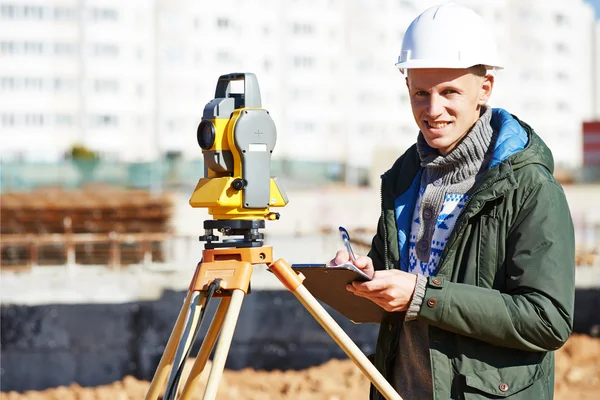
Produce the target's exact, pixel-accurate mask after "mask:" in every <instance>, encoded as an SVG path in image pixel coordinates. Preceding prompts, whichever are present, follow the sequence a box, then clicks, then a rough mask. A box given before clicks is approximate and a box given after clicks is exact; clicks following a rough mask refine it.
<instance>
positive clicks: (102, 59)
mask: <svg viewBox="0 0 600 400" xmlns="http://www.w3.org/2000/svg"><path fill="white" fill-rule="evenodd" d="M438 2H439V1H432V0H419V1H417V0H397V1H390V0H370V1H367V0H351V1H344V0H259V1H252V2H249V1H242V0H222V1H202V2H198V1H192V0H173V1H168V0H133V1H127V2H119V1H115V0H103V1H100V0H85V1H84V0H50V1H39V0H27V1H16V0H13V1H8V0H0V27H1V29H0V90H1V91H0V154H2V156H3V157H6V158H10V157H26V158H36V159H37V158H47V159H55V158H59V157H60V156H61V155H62V154H63V152H64V151H65V149H67V148H69V146H70V145H72V144H73V143H74V142H81V143H83V144H85V145H87V146H89V147H91V148H93V149H95V150H99V151H101V152H102V153H103V154H105V155H106V156H108V157H114V158H119V159H123V160H149V159H153V158H155V157H156V156H157V155H159V154H164V153H165V152H169V151H175V152H182V153H183V154H184V155H185V156H187V157H199V156H200V154H201V153H200V149H199V148H198V146H197V144H196V134H195V132H196V127H197V124H198V122H199V120H200V118H201V115H202V109H203V107H204V105H205V104H206V103H207V102H208V101H209V100H210V99H212V98H213V97H214V89H215V85H216V82H217V78H218V76H219V75H221V74H224V73H229V72H254V73H255V74H256V75H257V77H258V79H259V84H260V87H261V92H262V100H263V106H264V107H265V108H267V109H268V110H269V111H270V112H271V115H272V116H273V118H274V120H275V123H276V125H277V128H278V143H277V146H276V148H275V152H274V157H277V158H288V159H300V160H316V161H332V162H336V163H338V162H344V163H349V164H350V165H353V166H361V167H366V166H369V165H370V164H371V163H372V162H373V160H374V158H376V157H377V151H378V150H379V149H385V150H386V151H387V152H390V151H391V152H395V151H397V152H398V153H400V152H401V151H403V150H404V149H406V148H407V147H408V146H410V145H411V144H412V143H413V142H414V140H415V138H416V133H417V127H416V124H415V123H414V121H413V119H412V114H411V112H410V104H409V99H408V96H407V92H406V88H405V83H404V77H403V76H402V75H401V74H400V73H399V72H398V70H397V69H396V68H395V66H394V63H395V62H396V58H397V56H398V54H399V51H400V46H401V43H402V37H403V35H404V30H405V29H406V28H407V27H408V24H409V23H410V21H411V20H412V19H413V18H414V17H415V16H416V15H418V14H419V13H420V12H421V11H423V10H424V9H425V8H427V7H428V6H431V5H433V4H436V3H438ZM462 2H463V3H464V4H466V5H469V6H472V7H473V8H474V9H476V11H478V12H479V13H480V14H481V15H482V16H483V17H484V18H485V19H486V20H488V21H489V24H490V29H493V30H494V31H495V33H496V35H497V37H498V40H499V47H500V49H501V52H502V55H503V57H504V59H505V60H506V70H504V71H502V72H499V73H498V75H497V86H496V89H495V93H494V95H493V97H492V101H491V104H492V105H493V106H499V107H504V108H506V109H508V110H509V111H511V112H512V113H514V114H516V115H517V116H519V117H520V118H522V119H523V120H525V121H527V122H529V123H530V124H531V125H532V126H533V127H534V128H535V129H536V131H537V132H538V133H539V134H540V135H541V136H542V137H543V138H544V140H546V142H547V143H548V145H549V146H550V147H551V148H552V150H553V151H554V154H555V158H556V162H557V164H558V165H561V166H566V167H578V166H580V165H581V162H582V156H581V123H582V121H583V120H585V119H589V118H590V117H591V116H592V115H593V113H594V112H595V109H594V105H593V104H594V101H593V100H594V89H593V85H590V82H591V81H593V76H594V73H595V71H594V67H593V65H594V64H593V55H592V51H591V49H593V36H594V30H593V26H594V23H595V21H594V14H593V10H592V8H591V7H590V6H589V5H588V4H586V3H584V2H583V0H575V1H568V0H560V1H553V2H544V1H542V0H518V1H517V0H490V1H486V2H485V5H483V3H482V2H480V1H475V0H464V1H462ZM596 69H597V68H596ZM596 72H597V71H596Z"/></svg>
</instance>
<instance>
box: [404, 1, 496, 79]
mask: <svg viewBox="0 0 600 400" xmlns="http://www.w3.org/2000/svg"><path fill="white" fill-rule="evenodd" d="M479 64H481V65H485V66H486V67H487V69H502V68H503V67H502V66H501V65H500V61H499V59H498V50H497V47H496V41H495V39H494V36H493V35H492V32H491V30H490V29H489V27H487V26H486V23H485V21H484V20H483V18H481V17H480V16H479V15H478V14H477V13H475V11H473V10H471V9H470V8H467V7H464V6H461V5H458V4H456V3H445V4H442V5H439V6H435V7H431V8H428V9H427V10H425V11H423V13H422V14H421V15H419V16H418V17H417V18H416V19H415V20H414V21H413V22H412V23H411V24H410V26H409V27H408V29H407V30H406V34H405V35H404V40H403V41H402V51H401V52H400V56H399V57H398V63H397V64H396V66H397V67H398V68H399V69H400V71H401V72H402V73H404V70H405V69H412V68H469V67H472V66H474V65H479Z"/></svg>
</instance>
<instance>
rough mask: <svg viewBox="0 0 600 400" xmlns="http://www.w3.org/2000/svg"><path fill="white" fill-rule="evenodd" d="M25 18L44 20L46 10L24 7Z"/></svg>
mask: <svg viewBox="0 0 600 400" xmlns="http://www.w3.org/2000/svg"><path fill="white" fill-rule="evenodd" d="M23 17H25V19H43V18H44V9H43V8H42V7H36V6H24V7H23Z"/></svg>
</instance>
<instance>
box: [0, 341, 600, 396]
mask: <svg viewBox="0 0 600 400" xmlns="http://www.w3.org/2000/svg"><path fill="white" fill-rule="evenodd" d="M191 363H192V361H191V360H190V361H189V362H188V365H186V369H185V370H184V377H185V376H186V374H187V373H188V372H189V369H190V368H191ZM208 366H209V365H207V368H205V370H204V372H203V373H202V375H201V377H200V382H199V387H198V389H197V390H196V391H195V392H194V396H193V399H201V398H202V389H203V385H205V384H206V381H207V378H208V374H207V373H208V371H209V368H208ZM149 384H150V383H149V382H147V381H140V380H137V379H135V378H133V377H131V376H128V377H125V378H124V379H123V380H121V381H118V382H114V383H113V384H110V385H105V386H100V387H95V388H84V387H81V386H79V385H76V384H74V385H71V386H69V387H58V388H52V389H47V390H44V391H37V392H34V391H29V392H25V393H17V392H9V393H1V394H0V400H115V399H117V400H137V399H143V398H144V396H145V394H146V391H147V390H148V387H149ZM368 390H369V381H368V379H367V378H366V377H365V376H364V375H363V374H362V373H361V372H360V370H359V369H358V367H356V366H355V365H354V364H353V363H352V362H351V361H350V360H330V361H328V362H327V363H325V364H322V365H320V366H316V367H313V368H309V369H305V370H301V371H255V370H252V369H243V370H240V371H230V370H226V371H225V373H224V375H223V378H222V379H221V382H220V387H219V392H218V395H217V398H218V399H219V400H242V399H243V400H259V399H260V400H279V399H282V400H285V399H294V400H343V399H367V398H368ZM598 398H600V338H591V337H589V336H585V335H573V336H571V338H570V339H569V340H568V341H567V343H566V344H565V346H563V347H562V348H561V349H560V350H559V351H558V352H557V353H556V378H555V399H556V400H596V399H598ZM407 400H408V399H407Z"/></svg>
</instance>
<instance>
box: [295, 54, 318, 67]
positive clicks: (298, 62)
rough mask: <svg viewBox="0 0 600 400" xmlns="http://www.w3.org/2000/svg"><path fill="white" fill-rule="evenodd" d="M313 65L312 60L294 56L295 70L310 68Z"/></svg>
mask: <svg viewBox="0 0 600 400" xmlns="http://www.w3.org/2000/svg"><path fill="white" fill-rule="evenodd" d="M313 65H314V59H313V58H312V57H306V56H295V57H294V67H296V68H312V66H313Z"/></svg>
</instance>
